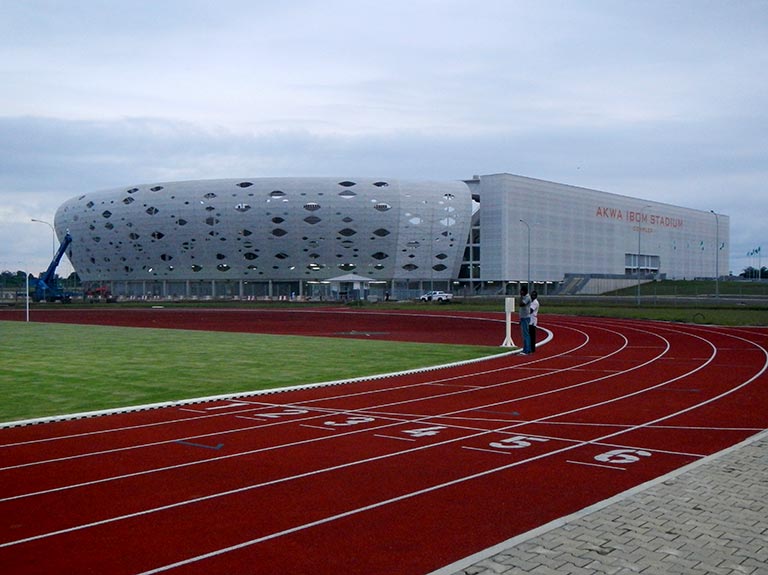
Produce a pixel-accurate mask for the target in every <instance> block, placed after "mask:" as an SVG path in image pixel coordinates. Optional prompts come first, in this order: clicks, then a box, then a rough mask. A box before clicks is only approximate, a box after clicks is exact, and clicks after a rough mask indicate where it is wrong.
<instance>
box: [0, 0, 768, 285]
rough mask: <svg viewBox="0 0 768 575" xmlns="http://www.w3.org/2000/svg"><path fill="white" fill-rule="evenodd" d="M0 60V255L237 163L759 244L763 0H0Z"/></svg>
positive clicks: (734, 261)
mask: <svg viewBox="0 0 768 575" xmlns="http://www.w3.org/2000/svg"><path fill="white" fill-rule="evenodd" d="M0 78H1V79H2V80H1V81H0V246H2V248H0V269H10V270H13V271H15V270H17V269H29V270H31V271H33V273H38V272H39V271H40V270H42V269H44V268H45V267H46V266H47V264H48V262H49V260H50V254H51V247H52V246H51V243H52V242H51V232H50V229H48V228H47V227H46V226H44V225H43V224H39V223H33V222H31V221H30V220H31V219H32V218H37V219H41V220H45V221H48V222H53V216H54V214H55V212H56V209H57V208H58V207H59V205H61V204H62V203H63V202H64V201H65V200H67V199H69V198H71V197H73V196H75V195H79V194H82V193H86V192H93V191H98V190H102V189H106V188H112V187H120V186H130V185H134V184H141V183H150V182H159V181H172V180H186V179H202V178H229V177H232V178H240V177H249V178H252V177H259V176H344V177H351V176H371V177H379V176H381V177H389V178H424V179H465V178H469V177H471V176H472V175H473V174H490V173H499V172H509V173H513V174H519V175H523V176H529V177H534V178H540V179H546V180H552V181H556V182H562V183H567V184H573V185H578V186H584V187H589V188H594V189H598V190H603V191H608V192H614V193H618V194H624V195H630V196H638V197H641V198H645V199H649V200H657V201H662V202H668V203H672V204H677V205H681V206H685V207H690V208H696V209H701V210H706V211H709V210H715V211H717V212H719V213H724V214H728V215H729V216H730V223H731V245H730V251H731V266H730V269H731V270H733V271H734V272H735V273H739V272H740V271H741V270H742V269H743V268H744V267H746V266H747V265H750V263H754V264H755V265H756V264H757V261H752V260H750V258H747V257H746V253H747V252H748V251H750V250H753V249H754V248H756V247H758V246H761V245H766V246H767V249H768V237H766V235H767V232H766V229H767V226H766V218H767V217H768V109H767V108H766V103H768V0H742V1H737V0H721V1H708V0H682V1H673V0H658V1H654V0H636V1H635V0H624V1H621V0H563V1H550V0H498V1H484V0H472V1H470V0H463V1H458V0H455V1H454V0H439V1H438V0H388V1H382V0H372V1H369V0H322V1H320V0H317V1H315V0H297V1H291V0H285V1H280V2H277V1H272V0H210V1H203V0H61V1H54V0H46V1H44V0H0ZM713 225H714V220H713ZM766 255H768V251H767V252H766ZM762 263H763V264H768V257H767V258H766V259H765V260H764V261H762ZM62 271H64V272H65V273H68V271H71V266H69V264H68V263H67V264H66V266H65V268H64V269H63V270H62ZM721 271H722V270H721Z"/></svg>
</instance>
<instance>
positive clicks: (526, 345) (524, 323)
mask: <svg viewBox="0 0 768 575" xmlns="http://www.w3.org/2000/svg"><path fill="white" fill-rule="evenodd" d="M530 306H531V296H529V295H528V287H527V286H522V287H521V288H520V305H519V306H518V307H519V308H520V331H521V332H522V335H523V353H524V354H529V353H531V332H530V329H529V328H530V324H531V307H530Z"/></svg>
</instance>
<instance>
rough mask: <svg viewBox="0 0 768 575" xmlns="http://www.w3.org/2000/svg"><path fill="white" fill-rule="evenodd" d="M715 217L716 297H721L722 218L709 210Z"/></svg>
mask: <svg viewBox="0 0 768 575" xmlns="http://www.w3.org/2000/svg"><path fill="white" fill-rule="evenodd" d="M709 211H710V212H711V213H712V215H713V216H715V297H717V298H719V297H720V218H719V217H718V215H717V212H715V210H709Z"/></svg>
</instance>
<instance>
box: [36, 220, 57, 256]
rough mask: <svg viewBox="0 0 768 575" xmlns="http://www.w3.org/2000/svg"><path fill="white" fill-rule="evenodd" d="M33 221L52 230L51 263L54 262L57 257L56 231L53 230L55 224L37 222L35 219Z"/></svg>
mask: <svg viewBox="0 0 768 575" xmlns="http://www.w3.org/2000/svg"><path fill="white" fill-rule="evenodd" d="M32 221H33V222H37V223H38V224H45V225H46V226H48V227H49V228H51V261H53V258H55V257H56V230H55V229H53V224H51V223H50V222H46V221H44V220H37V219H35V218H32Z"/></svg>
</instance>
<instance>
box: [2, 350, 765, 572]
mask: <svg viewBox="0 0 768 575" xmlns="http://www.w3.org/2000/svg"><path fill="white" fill-rule="evenodd" d="M700 339H703V338H700ZM745 341H746V340H745ZM707 343H709V342H707ZM710 345H712V344H711V343H710ZM753 345H754V344H753ZM712 347H713V354H712V356H711V358H710V362H711V360H712V359H713V358H714V357H715V356H716V354H717V350H716V349H715V348H714V346H712ZM760 349H761V350H762V351H763V355H764V364H763V367H762V369H761V370H760V371H759V372H758V373H757V374H755V375H754V376H753V377H751V378H749V379H748V380H747V381H744V382H743V383H741V384H740V385H738V386H736V387H734V388H732V389H729V390H727V391H725V392H723V393H721V394H720V395H718V396H716V397H713V398H710V399H708V400H705V401H702V402H700V403H699V404H695V405H692V406H689V407H687V408H685V409H682V410H679V411H677V412H674V413H671V414H667V415H665V416H663V417H660V418H657V419H655V420H652V421H648V422H645V423H643V424H640V425H636V426H633V427H632V428H629V429H622V430H619V431H616V432H614V433H610V434H607V435H605V436H602V437H600V438H595V439H592V440H589V441H584V442H580V443H576V444H574V445H570V446H566V447H564V448H561V449H558V450H555V451H553V452H550V453H545V454H542V455H539V456H535V457H531V458H529V459H527V460H522V461H519V462H515V463H513V464H509V465H505V466H502V467H499V468H495V469H491V470H486V471H483V472H480V473H476V474H472V475H469V476H465V477H463V478H459V479H456V480H452V481H450V482H447V483H444V484H440V485H436V486H433V487H430V488H427V489H424V490H420V491H416V492H412V493H410V494H405V495H402V496H399V497H397V498H394V499H391V500H387V501H384V502H381V503H378V504H375V505H373V506H367V507H365V508H360V509H358V510H352V511H351V512H347V513H345V514H343V515H340V516H334V517H335V518H338V517H341V516H347V515H348V514H354V513H358V512H360V511H361V510H367V509H373V508H375V507H379V506H381V505H384V504H387V503H389V502H394V501H399V500H402V499H407V498H410V497H413V496H416V495H418V494H422V493H427V492H430V491H434V490H436V489H439V488H441V487H445V486H449V485H455V484H457V483H461V482H464V481H468V480H470V479H474V478H477V477H481V476H484V475H488V474H490V473H495V472H498V471H501V470H505V469H509V468H511V467H515V466H518V465H521V464H523V463H526V462H529V461H534V460H537V459H540V458H542V457H549V456H552V455H555V454H558V453H562V452H566V451H570V450H573V449H575V448H577V447H579V446H581V445H593V444H595V443H597V442H602V441H604V440H606V439H609V438H612V437H616V436H619V435H623V434H626V433H628V432H630V431H634V430H636V429H642V428H645V427H649V426H652V425H654V424H657V423H659V422H661V421H665V420H668V419H670V418H672V417H677V416H678V415H680V414H683V413H687V412H689V411H691V410H693V409H698V408H699V407H701V406H702V405H706V404H709V403H712V402H713V401H716V400H718V399H722V397H725V396H727V395H730V394H732V393H734V392H735V391H737V390H739V389H741V388H743V387H745V386H746V385H749V384H750V383H751V382H753V381H754V380H756V379H757V378H758V377H759V376H760V375H762V374H763V373H764V372H765V371H766V369H767V368H768V351H766V350H765V349H764V348H762V347H761V348H760ZM710 362H707V363H705V364H703V365H701V366H699V367H697V368H696V369H695V370H693V371H692V372H690V373H688V374H683V375H680V376H677V377H676V378H673V379H672V380H669V381H675V380H677V379H681V378H683V377H688V376H689V375H691V374H692V373H695V372H697V371H699V370H701V369H703V368H704V367H705V366H706V365H708V364H709V363H710ZM669 381H667V382H664V383H660V384H657V385H655V386H652V387H650V388H648V390H650V389H654V388H657V387H660V386H661V385H666V384H667V383H669ZM646 391H647V390H646ZM637 393H640V392H633V393H630V394H627V395H626V396H622V397H621V398H614V399H612V400H608V401H603V402H598V403H596V404H594V405H590V406H583V407H580V408H576V409H573V410H569V411H567V412H565V413H564V414H569V413H575V412H578V411H583V410H586V409H591V408H593V407H594V406H599V405H605V404H608V403H612V402H614V401H618V400H620V399H624V398H625V397H629V396H634V395H637ZM561 415H563V414H553V415H549V416H546V417H544V418H541V420H546V419H549V418H552V417H559V416H561ZM520 425H521V424H516V425H513V426H509V427H508V428H506V429H507V430H508V429H513V428H515V427H519V426H520ZM495 431H496V432H499V431H502V430H495ZM488 433H490V432H488V431H483V432H481V433H478V434H475V436H480V435H485V434H488ZM471 437H473V436H468V437H461V438H456V439H452V440H447V441H445V442H440V443H436V444H430V445H428V446H421V447H417V448H415V449H412V450H406V451H403V452H397V453H394V454H388V455H385V456H379V457H374V458H369V459H368V460H359V461H355V462H350V463H347V464H342V465H341V466H336V467H335V468H328V469H326V470H315V471H312V472H308V473H305V474H301V475H298V476H294V477H293V478H281V479H278V480H275V481H272V482H267V483H266V484H274V483H279V482H284V481H288V480H291V479H295V478H297V477H302V476H310V475H315V474H318V473H321V472H327V471H329V470H332V469H340V468H343V467H348V466H352V465H359V464H362V463H365V462H368V461H373V460H375V459H380V458H386V457H393V456H399V455H402V454H404V453H408V452H411V451H418V450H421V449H430V448H432V447H435V446H437V445H440V444H447V443H452V442H455V441H464V440H466V439H469V438H471ZM266 484H262V486H263V485H266ZM256 487H258V485H254V486H246V487H243V488H239V489H236V490H232V491H229V492H223V493H219V494H211V495H208V496H205V497H201V498H197V499H195V500H189V501H183V502H177V503H175V504H171V505H168V506H163V507H161V508H157V509H155V510H144V511H141V512H137V513H133V514H129V515H126V516H122V517H113V518H109V519H105V520H102V521H98V522H94V523H91V524H87V525H82V526H75V527H72V528H68V529H65V530H61V531H57V532H52V533H47V534H40V535H37V536H34V537H31V538H26V539H23V540H19V541H13V542H8V543H5V544H2V545H0V548H2V547H7V546H11V545H16V544H19V543H21V542H25V541H31V540H37V539H42V538H46V537H51V536H53V535H57V534H61V533H68V532H72V531H77V530H80V529H85V528H88V527H93V526H96V525H102V524H105V523H111V522H114V521H119V520H121V519H125V518H128V517H135V516H141V515H146V514H149V513H152V512H155V511H160V510H163V509H168V508H174V507H179V506H182V505H188V504H190V503H193V502H197V501H203V500H207V499H212V498H215V497H222V496H225V495H229V494H232V493H238V492H242V491H244V490H248V489H254V488H256ZM330 520H333V518H326V519H323V520H321V521H320V522H321V523H325V522H328V521H330ZM308 525H310V524H308ZM300 528H301V526H300V527H297V528H294V529H292V530H290V532H293V531H295V530H297V529H300ZM273 536H274V535H273ZM273 536H268V537H269V538H272V537H273ZM259 540H264V539H263V538H261V539H259ZM254 542H257V540H253V541H252V542H248V543H246V544H247V545H251V544H253V543H254ZM246 544H241V545H238V546H236V547H233V548H227V549H225V550H220V551H219V552H214V553H213V554H207V555H205V556H198V558H192V559H190V560H187V561H185V562H183V563H180V564H186V563H188V562H192V561H197V560H199V559H200V558H204V557H208V556H214V555H217V554H221V553H223V552H226V551H227V550H233V549H235V548H240V547H241V546H243V545H246ZM180 564H173V565H174V566H178V565H180ZM166 567H168V566H166ZM166 567H164V568H161V570H166ZM168 568H170V567H168ZM152 572H159V571H152ZM148 573H150V572H148Z"/></svg>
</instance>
